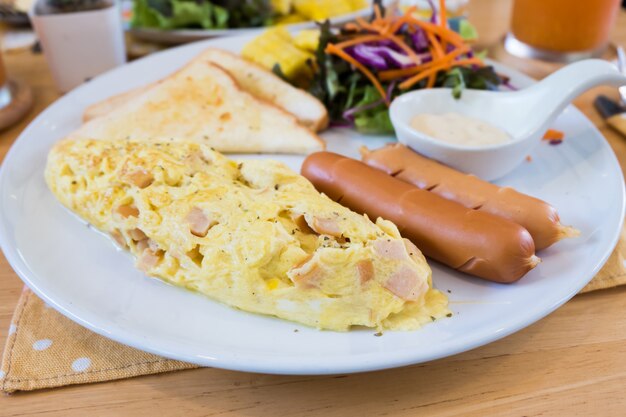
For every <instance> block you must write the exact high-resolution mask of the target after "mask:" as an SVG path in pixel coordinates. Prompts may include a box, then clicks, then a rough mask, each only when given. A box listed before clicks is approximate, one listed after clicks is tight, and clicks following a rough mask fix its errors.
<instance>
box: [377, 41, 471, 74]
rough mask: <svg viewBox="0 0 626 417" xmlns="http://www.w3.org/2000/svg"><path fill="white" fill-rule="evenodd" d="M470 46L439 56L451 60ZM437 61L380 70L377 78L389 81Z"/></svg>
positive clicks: (434, 63) (430, 65)
mask: <svg viewBox="0 0 626 417" xmlns="http://www.w3.org/2000/svg"><path fill="white" fill-rule="evenodd" d="M469 50H470V48H469V47H467V46H465V47H463V48H458V49H455V50H454V51H452V52H449V53H448V54H446V55H444V56H443V58H441V60H446V61H452V60H453V59H455V58H457V57H458V56H460V55H463V54H465V53H467V52H469ZM438 63H439V62H438V61H434V60H433V61H430V62H427V63H425V64H421V65H416V66H414V67H408V68H401V69H392V70H385V71H381V72H379V73H378V78H380V80H381V81H389V80H393V79H396V78H402V77H408V76H410V75H415V74H417V73H418V72H420V71H422V70H425V69H427V68H430V67H432V66H433V65H436V64H438Z"/></svg>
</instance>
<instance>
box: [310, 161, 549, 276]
mask: <svg viewBox="0 0 626 417" xmlns="http://www.w3.org/2000/svg"><path fill="white" fill-rule="evenodd" d="M302 175H304V176H305V177H306V178H308V179H309V180H310V181H311V182H312V183H313V185H314V186H315V187H316V188H317V189H318V191H321V192H323V193H325V194H326V195H327V196H328V197H330V198H331V199H333V200H335V201H337V202H339V203H341V204H343V205H345V206H346V207H349V208H351V209H353V210H355V211H357V212H360V213H365V214H367V215H368V216H369V217H371V218H377V217H383V218H385V219H388V220H391V221H392V222H394V223H395V224H396V225H397V226H398V229H399V230H400V233H401V234H402V235H403V236H404V237H406V238H408V239H410V240H412V241H413V242H414V243H415V244H416V245H417V246H418V247H419V248H420V249H421V250H422V252H423V253H424V254H425V255H426V256H429V257H431V258H433V259H435V260H437V261H439V262H441V263H443V264H445V265H448V266H450V267H452V268H454V269H457V270H459V271H462V272H466V273H468V274H471V275H475V276H478V277H481V278H484V279H487V280H490V281H495V282H503V283H510V282H514V281H517V280H518V279H520V278H521V277H522V276H524V275H525V274H526V273H527V272H528V271H530V270H531V269H533V268H534V267H535V266H536V265H537V264H538V263H539V261H540V259H539V258H538V257H536V256H535V255H534V252H535V245H534V243H533V240H532V237H531V236H530V234H529V233H528V231H527V230H526V229H524V228H523V227H522V226H520V225H518V224H516V223H513V222H511V221H508V220H506V219H503V218H501V217H498V216H494V215H492V214H489V213H485V212H482V211H477V210H471V209H468V208H466V207H463V206H462V205H460V204H458V203H455V202H452V201H449V200H446V199H445V198H442V197H439V196H438V195H436V194H433V193H430V192H428V191H425V190H421V189H419V188H417V187H415V186H413V185H410V184H407V183H405V182H403V181H400V180H397V179H395V178H393V177H391V176H389V175H387V174H385V173H384V172H382V171H379V170H377V169H374V168H371V167H369V166H367V165H366V164H364V163H362V162H360V161H356V160H354V159H350V158H346V157H344V156H341V155H337V154H334V153H330V152H318V153H314V154H312V155H310V156H309V157H308V158H306V160H305V161H304V164H303V165H302Z"/></svg>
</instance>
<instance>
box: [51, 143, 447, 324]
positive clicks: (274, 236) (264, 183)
mask: <svg viewBox="0 0 626 417" xmlns="http://www.w3.org/2000/svg"><path fill="white" fill-rule="evenodd" d="M45 176H46V182H47V184H48V186H49V188H50V190H51V191H52V192H53V194H54V195H55V196H56V198H57V199H58V200H59V201H60V202H61V203H62V204H63V205H65V206H66V207H68V208H69V209H70V210H72V211H74V212H75V213H77V214H78V215H79V216H80V217H82V218H83V219H84V220H86V221H87V222H89V223H91V224H92V225H93V226H95V227H96V228H97V229H99V230H100V231H102V232H104V233H106V234H108V235H110V236H111V237H112V238H113V239H114V240H115V241H116V242H117V243H118V245H119V246H121V247H122V248H125V249H127V250H128V251H130V252H131V253H132V255H133V256H134V258H135V262H136V266H137V267H138V268H139V269H141V270H142V271H144V272H145V273H146V274H147V275H150V276H154V277H158V278H160V279H162V280H164V281H166V282H168V283H172V284H175V285H177V286H180V287H184V288H186V289H189V290H192V291H196V292H199V293H201V294H203V295H206V296H208V297H210V298H212V299H214V300H218V301H220V302H222V303H225V304H227V305H229V306H232V307H235V308H238V309H241V310H245V311H248V312H252V313H259V314H266V315H271V316H275V317H279V318H282V319H287V320H291V321H295V322H298V323H303V324H306V325H309V326H312V327H315V328H318V329H328V330H337V331H345V330H349V329H350V328H351V327H353V326H365V327H370V328H376V329H378V330H383V329H405V330H408V329H415V328H418V327H420V326H421V325H422V324H424V323H427V322H430V321H432V320H435V319H437V318H440V317H443V316H445V315H447V314H449V311H448V309H447V298H446V297H445V295H444V294H442V293H441V292H439V291H437V290H435V289H433V288H432V280H431V270H430V268H429V266H428V265H427V263H426V260H425V259H424V257H423V256H422V254H421V252H420V251H419V250H418V248H416V247H415V246H414V245H413V244H412V243H411V242H409V241H408V240H405V239H402V238H401V237H400V234H399V232H398V229H397V228H396V226H395V225H394V224H393V223H391V222H389V221H386V220H383V219H378V220H377V221H376V222H375V223H374V222H372V221H371V220H369V219H368V218H367V217H366V216H362V215H359V214H357V213H354V212H352V211H350V210H349V209H347V208H345V207H343V206H341V205H340V204H337V203H335V202H333V201H332V200H330V199H329V198H327V197H326V196H325V195H323V194H320V193H318V192H317V191H316V190H315V188H314V187H313V185H312V184H311V183H310V182H309V181H308V180H307V179H305V178H304V177H302V176H300V175H299V174H297V173H295V172H293V171H292V170H290V169H289V168H288V167H286V166H285V165H283V164H282V163H279V162H276V161H271V160H254V161H253V160H246V161H242V162H239V163H237V162H235V161H232V160H230V159H228V158H226V157H225V156H223V155H222V154H220V153H218V152H216V151H214V150H213V149H211V148H210V147H208V146H207V145H204V144H201V143H198V142H191V141H168V140H154V141H150V142H142V141H132V140H113V141H99V140H90V139H80V140H65V141H62V142H59V143H58V144H57V145H56V146H54V148H53V149H52V150H51V151H50V153H49V155H48V162H47V166H46V170H45Z"/></svg>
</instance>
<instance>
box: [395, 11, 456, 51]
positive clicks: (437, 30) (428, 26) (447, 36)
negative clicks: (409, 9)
mask: <svg viewBox="0 0 626 417" xmlns="http://www.w3.org/2000/svg"><path fill="white" fill-rule="evenodd" d="M407 21H408V22H410V23H413V24H414V25H416V26H419V27H420V28H422V29H424V30H425V31H426V32H433V33H434V34H435V35H438V36H439V37H440V38H441V39H442V40H446V41H448V42H450V43H451V44H452V45H454V46H457V47H461V46H464V45H465V41H464V40H463V38H462V37H461V36H460V35H459V34H458V33H456V32H455V31H453V30H450V29H448V28H442V27H441V26H438V25H433V24H432V23H430V22H425V21H423V20H419V19H416V18H415V17H413V16H407Z"/></svg>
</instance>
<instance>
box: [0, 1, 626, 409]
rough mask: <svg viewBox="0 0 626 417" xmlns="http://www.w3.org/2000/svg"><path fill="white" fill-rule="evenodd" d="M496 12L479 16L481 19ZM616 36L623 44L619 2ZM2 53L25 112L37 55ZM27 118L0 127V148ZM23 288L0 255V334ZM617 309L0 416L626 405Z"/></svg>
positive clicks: (38, 68) (40, 85) (77, 398)
mask: <svg viewBox="0 0 626 417" xmlns="http://www.w3.org/2000/svg"><path fill="white" fill-rule="evenodd" d="M474 1H475V2H476V3H480V4H481V5H483V6H484V5H485V4H492V3H493V4H495V3H496V2H489V1H487V0H484V1H479V0H474ZM505 9H506V7H504V9H503V6H502V3H501V1H497V7H496V10H498V12H497V13H496V16H500V19H505V17H503V16H502V15H501V13H503V12H501V10H505ZM481 11H484V9H483V10H481ZM492 17H493V16H492ZM492 17H489V14H488V13H483V14H480V15H478V14H477V15H476V18H477V19H479V20H480V19H483V21H485V22H489V21H493V20H491V19H492ZM505 29H506V27H505ZM614 39H615V40H616V41H618V42H621V44H626V13H622V14H621V15H620V17H619V22H618V25H617V29H616V31H615V34H614ZM497 49H498V48H496V54H497V55H498V54H500V57H501V59H502V60H505V61H506V62H508V63H517V64H518V65H519V66H520V67H521V68H522V69H524V70H526V71H527V72H530V73H531V75H536V76H538V75H542V72H544V71H545V67H544V66H541V65H538V64H529V63H524V65H521V61H518V60H515V59H513V58H511V57H506V56H504V55H502V52H501V51H497ZM5 61H6V63H7V66H8V71H9V73H10V74H11V75H13V76H16V77H20V78H23V79H25V80H27V81H28V82H29V83H30V85H31V86H32V87H33V88H34V93H35V100H36V108H35V109H34V111H33V112H32V114H31V116H30V119H32V118H33V117H34V116H35V115H36V114H37V113H38V112H40V111H41V110H42V109H43V108H45V107H46V106H47V105H48V104H49V103H51V102H52V101H53V100H54V99H55V98H57V96H58V95H57V94H56V93H55V92H54V90H53V87H52V82H51V79H50V76H49V73H48V71H47V67H46V64H45V61H44V60H43V58H42V57H41V56H40V55H32V54H31V53H27V52H24V53H20V54H9V55H6V56H5ZM600 92H603V93H605V94H608V95H610V96H614V97H615V96H616V92H615V91H613V90H612V89H608V88H604V89H595V90H593V91H590V92H588V93H587V94H585V95H583V96H581V97H580V98H579V99H578V100H577V101H576V105H577V106H578V107H579V108H580V109H581V110H582V111H584V112H585V114H586V115H587V116H588V117H589V118H590V119H591V120H592V121H593V122H594V123H596V125H598V127H599V128H600V129H601V130H602V133H603V134H604V135H605V136H606V138H607V139H608V140H609V142H610V143H611V145H612V146H613V149H614V150H615V152H616V153H617V156H618V158H619V160H620V163H621V164H622V167H623V168H625V167H626V140H625V139H624V138H622V137H619V136H618V135H617V134H615V133H614V132H613V131H611V130H610V129H609V128H607V127H605V126H604V124H603V122H602V120H601V119H600V118H599V117H598V115H597V114H596V113H595V111H594V110H593V108H592V104H591V103H592V100H593V99H594V98H595V97H596V95H597V94H598V93H600ZM27 123H28V120H25V121H24V122H23V123H21V124H20V125H19V126H16V127H14V128H13V129H11V130H9V131H6V132H3V133H2V134H1V135H0V158H3V156H4V154H5V153H6V151H7V150H8V148H9V146H10V145H11V143H12V142H13V141H14V139H15V138H16V137H17V135H18V134H19V133H20V131H21V130H22V129H23V128H24V127H25V126H26V125H27ZM21 288H22V282H21V281H20V280H19V278H18V277H17V276H16V275H15V273H14V272H13V271H12V270H11V267H10V266H9V265H8V264H7V262H6V260H5V259H4V257H1V256H0V344H2V345H4V341H5V339H6V331H7V329H8V327H9V321H10V319H11V316H12V314H13V309H14V307H15V305H16V302H17V299H18V296H19V294H20V291H21ZM625 312H626V287H621V288H614V289H610V290H604V291H598V292H595V293H590V294H586V295H580V296H577V297H575V298H574V299H573V300H571V301H570V302H568V303H567V304H566V305H564V306H563V307H561V308H560V309H559V310H557V311H556V312H555V313H553V314H551V315H550V316H548V317H546V318H545V319H543V320H540V321H539V322H537V323H536V324H534V325H532V326H530V327H529V328H527V329H525V330H522V331H520V332H518V333H516V334H514V335H512V336H509V337H507V338H505V339H503V340H500V341H498V342H495V343H492V344H490V345H488V346H484V347H482V348H479V349H475V350H473V351H470V352H466V353H463V354H460V355H456V356H453V357H449V358H446V359H442V360H438V361H434V362H430V363H426V364H421V365H415V366H409V367H405V368H400V369H394V370H388V371H380V372H371V373H365V374H358V375H347V376H346V375H340V376H322V377H306V376H295V377H289V376H271V375H259V374H248V373H240V372H230V371H223V370H219V369H198V370H190V371H182V372H175V373H170V374H161V375H155V376H146V377H139V378H134V379H127V380H122V381H115V382H108V383H100V384H91V385H82V386H80V385H79V386H71V387H66V388H61V389H54V390H46V391H38V392H32V393H18V394H14V395H12V396H0V416H7V417H8V416H26V415H28V416H32V415H42V416H63V417H69V416H81V417H82V416H86V415H88V416H92V417H94V416H128V415H132V416H150V417H155V416H166V415H184V416H186V417H193V416H216V415H220V416H314V415H324V416H327V417H332V416H341V417H345V416H370V415H392V416H417V415H420V416H421V415H428V416H457V415H458V416H486V415H489V416H500V415H501V416H538V415H541V416H575V415H580V416H603V417H604V416H624V415H626V395H624V390H625V388H626V314H624V313H625Z"/></svg>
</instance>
